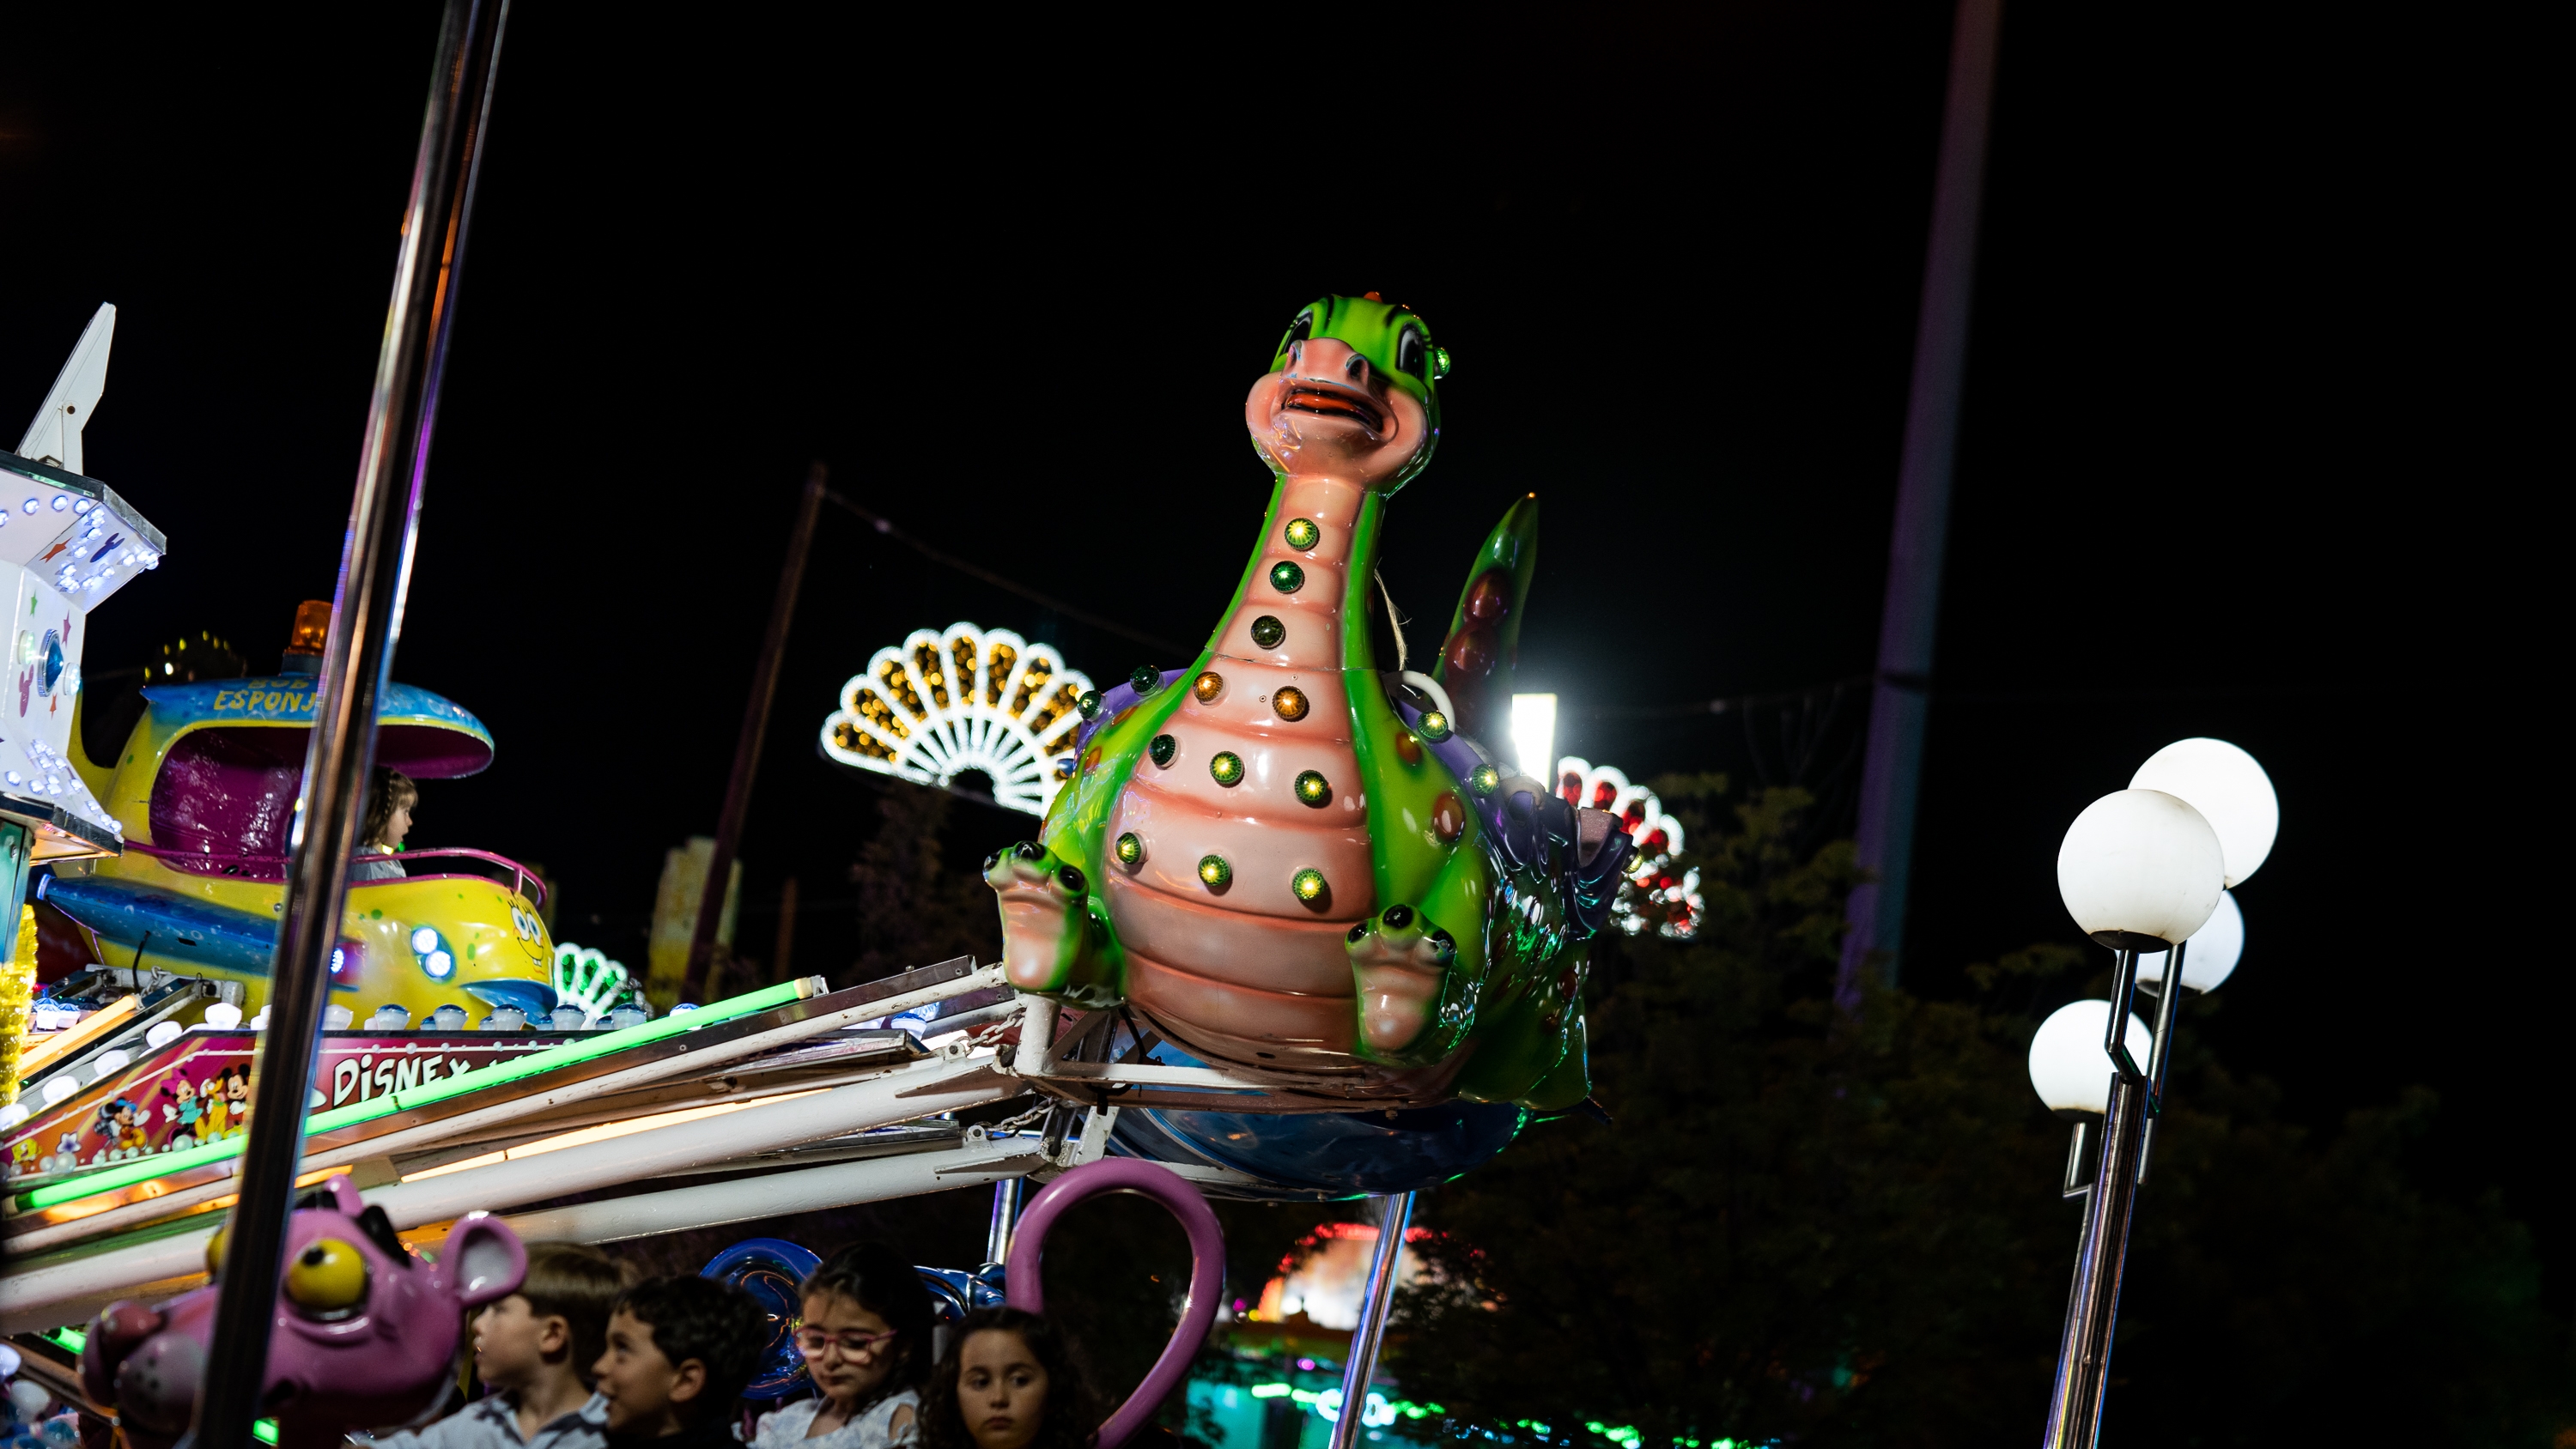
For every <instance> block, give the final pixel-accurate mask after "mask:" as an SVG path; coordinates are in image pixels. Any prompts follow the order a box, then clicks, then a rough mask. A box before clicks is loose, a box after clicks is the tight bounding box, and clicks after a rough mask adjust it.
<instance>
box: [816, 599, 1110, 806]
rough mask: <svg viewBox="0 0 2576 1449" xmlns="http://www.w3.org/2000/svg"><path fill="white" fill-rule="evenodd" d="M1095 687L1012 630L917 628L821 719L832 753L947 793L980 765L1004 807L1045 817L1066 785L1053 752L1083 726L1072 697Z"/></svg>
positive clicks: (873, 662) (1063, 748)
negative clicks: (837, 705)
mask: <svg viewBox="0 0 2576 1449" xmlns="http://www.w3.org/2000/svg"><path fill="white" fill-rule="evenodd" d="M1091 687H1092V684H1091V679H1090V677H1089V676H1087V675H1085V674H1082V673H1081V672H1079V671H1077V670H1072V669H1067V668H1066V667H1065V664H1064V658H1063V656H1061V655H1059V654H1057V653H1056V652H1055V650H1054V649H1052V648H1050V647H1048V646H1047V645H1044V644H1031V643H1029V642H1028V641H1027V640H1025V639H1022V638H1021V637H1020V636H1019V635H1017V634H1014V633H1012V632H1011V631H1009V630H1008V629H992V630H986V629H981V628H978V627H976V626H975V625H973V624H966V623H958V624H951V625H949V626H948V627H947V628H946V629H945V630H943V631H941V632H939V633H936V634H934V633H932V632H930V631H929V630H927V629H921V630H916V631H914V633H913V635H912V637H910V638H908V639H906V640H904V641H903V643H902V644H901V645H899V646H896V647H894V648H890V649H880V650H878V651H877V652H876V654H875V655H874V656H873V657H872V658H870V659H869V660H868V672H867V673H865V674H862V675H859V676H857V677H856V678H854V679H852V680H850V682H849V683H847V684H844V685H842V686H841V707H840V708H839V709H837V710H835V711H833V712H832V714H831V715H830V716H828V717H827V718H825V719H824V721H823V753H824V754H825V755H827V756H829V757H830V758H832V759H834V760H837V761H839V762H840V763H842V764H844V765H848V766H851V767H852V768H854V769H860V770H873V771H875V772H876V773H878V774H881V775H895V776H899V777H901V778H903V779H906V780H910V781H912V782H913V783H915V784H919V785H937V786H939V787H941V788H942V789H954V788H956V787H957V784H958V778H959V777H960V776H962V775H964V774H966V773H967V772H968V771H980V772H981V773H982V774H983V775H984V777H985V778H986V779H988V780H990V781H991V782H992V788H993V801H994V803H995V804H998V805H1007V806H1009V807H1010V808H1012V809H1014V810H1025V811H1027V812H1028V813H1029V814H1031V815H1043V814H1045V813H1046V808H1047V803H1048V802H1049V801H1051V800H1053V799H1054V798H1055V792H1056V791H1057V790H1058V789H1059V788H1061V787H1062V786H1063V783H1064V782H1063V781H1062V780H1061V779H1059V778H1058V777H1057V769H1056V759H1057V757H1058V756H1060V755H1068V754H1070V753H1072V750H1073V740H1074V735H1075V734H1076V732H1077V731H1079V730H1080V729H1081V728H1082V716H1081V714H1080V713H1079V711H1077V710H1076V708H1075V705H1076V703H1077V702H1078V701H1079V700H1080V699H1081V698H1082V696H1083V695H1084V694H1086V693H1088V692H1089V691H1090V689H1091Z"/></svg>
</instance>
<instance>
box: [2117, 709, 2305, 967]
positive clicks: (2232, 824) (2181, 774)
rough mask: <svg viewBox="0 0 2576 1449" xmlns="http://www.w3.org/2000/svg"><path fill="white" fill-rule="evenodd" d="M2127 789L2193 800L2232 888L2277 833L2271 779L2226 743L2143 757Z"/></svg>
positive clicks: (2198, 743) (2277, 803)
mask: <svg viewBox="0 0 2576 1449" xmlns="http://www.w3.org/2000/svg"><path fill="white" fill-rule="evenodd" d="M2129 788H2130V789H2133V790H2162V791H2164V792H2165V793H2166V794H2168V795H2172V796H2175V797H2176V798H2178V799H2182V800H2187V801H2189V802H2191V808H2193V809H2194V810H2197V811H2199V812H2200V814H2201V818H2202V819H2204V820H2207V821H2208V822H2209V828H2210V829H2212V830H2214V831H2216V832H2217V833H2218V848H2219V851H2220V852H2221V853H2222V854H2223V855H2224V856H2225V857H2226V861H2227V884H2228V885H2229V887H2231V888H2233V887H2235V886H2238V885H2241V884H2243V883H2244V881H2245V878H2246V877H2247V876H2250V875H2252V874H2253V873H2254V872H2255V871H2256V870H2257V869H2259V868H2260V867H2261V866H2262V864H2263V859H2264V857H2266V856H2268V855H2270V854H2271V853H2272V839H2273V837H2274V836H2276V835H2278V834H2280V831H2281V798H2280V797H2279V796H2278V795H2276V794H2274V793H2273V792H2272V777H2271V776H2269V775H2266V774H2264V773H2263V767H2262V766H2261V765H2258V764H2256V763H2255V762H2254V757H2253V756H2252V755H2249V754H2247V753H2245V752H2244V751H2243V750H2241V749H2238V748H2237V747H2236V746H2234V745H2231V744H2229V743H2228V742H2227V741H2225V740H2213V739H2208V738H2206V737H2197V738H2193V739H2188V740H2176V741H2174V742H2173V743H2172V744H2169V745H2167V746H2165V747H2164V748H2163V749H2161V750H2158V751H2156V752H2155V753H2154V754H2152V755H2149V756H2148V757H2147V762H2146V763H2145V764H2143V765H2140V766H2139V767H2138V773H2137V775H2136V776H2135V777H2134V778H2132V779H2131V780H2130V781H2129ZM2190 973H2191V967H2190V966H2189V965H2187V964H2186V965H2185V966H2184V967H2183V974H2184V975H2185V977H2186V978H2188V977H2189V975H2190ZM2184 984H2185V985H2189V984H2190V983H2189V981H2188V980H2186V981H2185V982H2184Z"/></svg>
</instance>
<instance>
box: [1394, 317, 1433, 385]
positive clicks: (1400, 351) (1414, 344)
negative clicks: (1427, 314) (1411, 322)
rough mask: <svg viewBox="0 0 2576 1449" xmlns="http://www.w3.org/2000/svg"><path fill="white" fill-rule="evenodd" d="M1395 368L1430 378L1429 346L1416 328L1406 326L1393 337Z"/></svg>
mask: <svg viewBox="0 0 2576 1449" xmlns="http://www.w3.org/2000/svg"><path fill="white" fill-rule="evenodd" d="M1395 370H1396V371H1398V372H1402V373H1409V374H1411V375H1412V376H1414V377H1418V378H1421V379H1423V380H1424V381H1426V382H1427V381H1429V380H1430V373H1431V347H1430V344H1428V343H1426V342H1424V341H1423V340H1422V333H1421V331H1420V330H1419V329H1417V328H1412V327H1407V328H1405V329H1404V331H1403V332H1401V333H1399V334H1398V335H1397V336H1396V339H1395Z"/></svg>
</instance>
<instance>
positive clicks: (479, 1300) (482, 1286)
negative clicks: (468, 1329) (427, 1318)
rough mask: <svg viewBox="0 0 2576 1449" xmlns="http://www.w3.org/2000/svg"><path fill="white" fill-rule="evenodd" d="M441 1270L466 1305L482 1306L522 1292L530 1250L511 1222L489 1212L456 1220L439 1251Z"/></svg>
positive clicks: (461, 1301)
mask: <svg viewBox="0 0 2576 1449" xmlns="http://www.w3.org/2000/svg"><path fill="white" fill-rule="evenodd" d="M438 1271H439V1273H440V1275H441V1276H443V1277H444V1278H445V1279H446V1280H447V1282H448V1283H449V1284H450V1285H452V1286H453V1287H454V1288H455V1289H456V1298H457V1301H458V1302H459V1303H461V1304H462V1305H463V1306H465V1307H467V1308H480V1307H482V1306H483V1305H484V1304H486V1303H495V1302H498V1301H500V1300H501V1299H504V1298H507V1297H509V1296H510V1295H511V1294H513V1293H516V1292H518V1291H519V1283H520V1281H521V1280H522V1279H524V1278H526V1277H527V1276H528V1250H527V1249H526V1248H525V1247H522V1246H521V1245H520V1243H519V1235H518V1234H517V1233H514V1232H512V1231H510V1225H509V1224H508V1223H505V1222H503V1221H501V1220H500V1219H499V1218H496V1217H494V1216H492V1215H491V1214H490V1213H481V1212H477V1213H467V1214H466V1215H465V1216H464V1217H462V1218H459V1219H458V1220H457V1223H456V1226H455V1227H454V1228H453V1229H451V1230H450V1231H449V1232H448V1234H447V1241H446V1242H445V1243H444V1244H442V1245H441V1246H440V1247H439V1250H438Z"/></svg>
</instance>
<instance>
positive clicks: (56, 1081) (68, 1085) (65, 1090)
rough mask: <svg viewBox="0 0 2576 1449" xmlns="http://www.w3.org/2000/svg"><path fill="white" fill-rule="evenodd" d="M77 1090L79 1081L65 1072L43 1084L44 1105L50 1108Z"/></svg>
mask: <svg viewBox="0 0 2576 1449" xmlns="http://www.w3.org/2000/svg"><path fill="white" fill-rule="evenodd" d="M79 1090H80V1081H79V1080H78V1079H77V1078H75V1077H74V1076H72V1074H71V1073H69V1072H65V1073H63V1074H62V1075H61V1076H59V1077H54V1078H52V1079H50V1080H48V1081H47V1082H46V1083H45V1105H46V1106H48V1107H50V1106H52V1105H54V1104H55V1103H57V1102H59V1101H61V1100H62V1099H64V1098H65V1097H68V1096H70V1095H71V1094H72V1093H74V1092H77V1091H79Z"/></svg>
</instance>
